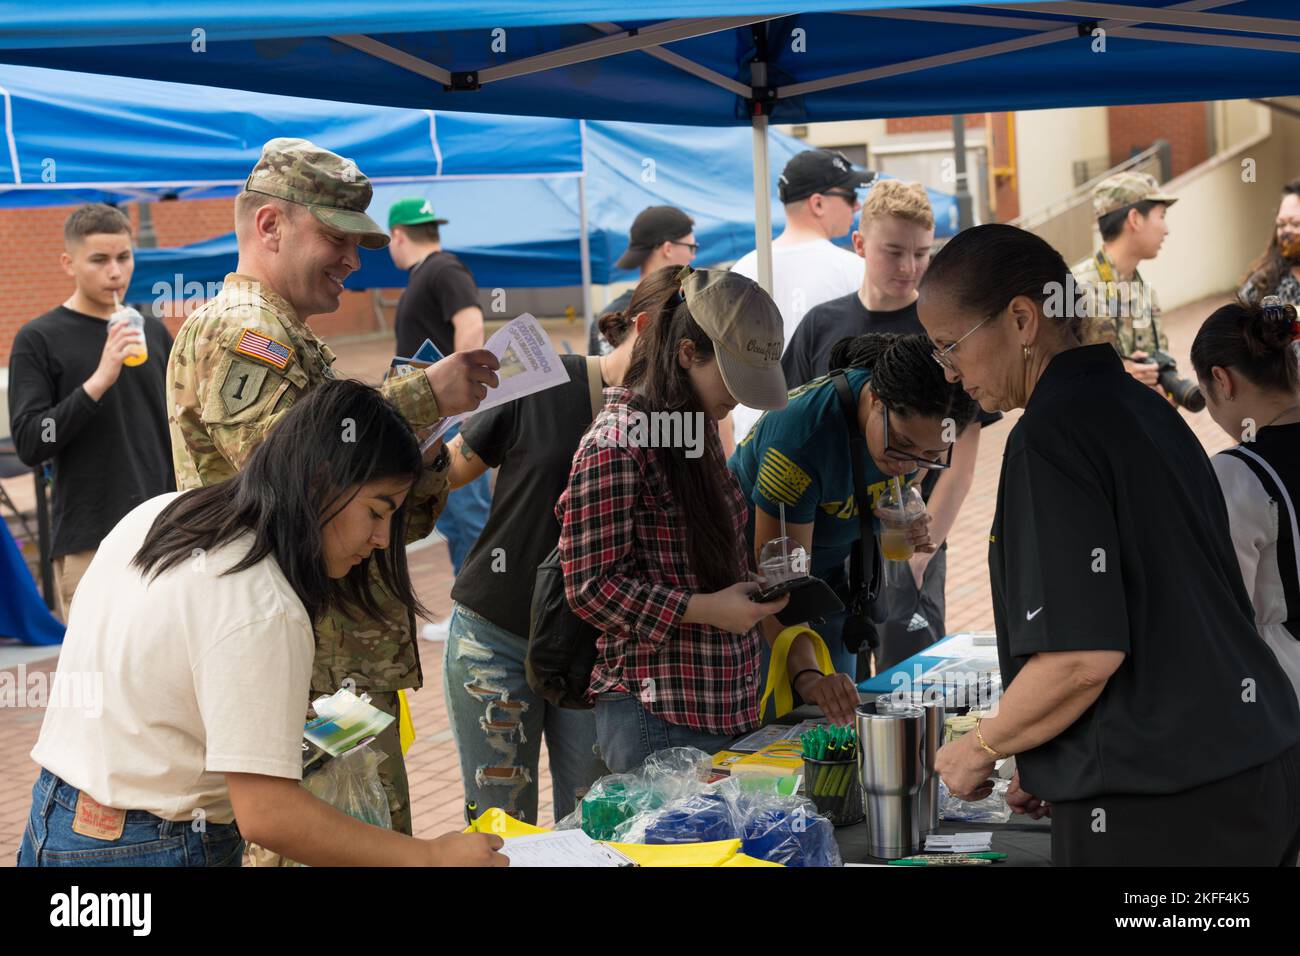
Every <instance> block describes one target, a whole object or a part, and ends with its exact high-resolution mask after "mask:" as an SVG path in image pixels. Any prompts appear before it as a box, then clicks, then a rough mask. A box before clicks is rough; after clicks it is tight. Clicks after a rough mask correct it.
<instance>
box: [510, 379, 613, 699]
mask: <svg viewBox="0 0 1300 956" xmlns="http://www.w3.org/2000/svg"><path fill="white" fill-rule="evenodd" d="M600 382H601V378H600V364H599V359H598V358H597V357H596V356H589V357H588V358H587V383H588V386H589V387H590V389H591V417H592V420H593V421H594V420H595V418H596V414H597V413H598V412H599V411H600V407H601V391H600ZM528 616H529V623H528V653H527V654H526V655H525V657H524V676H525V677H527V679H528V686H529V687H531V688H532V689H533V693H534V694H536V695H537V696H538V697H541V698H542V699H543V700H545V701H546V702H547V703H549V704H554V705H555V706H556V707H569V708H573V709H575V710H590V709H591V704H589V703H587V686H588V685H589V684H590V683H591V669H592V668H593V667H595V666H596V638H597V637H599V636H600V632H599V631H597V630H596V629H595V628H594V627H592V626H591V625H590V624H588V623H587V622H586V621H584V620H582V618H580V617H578V615H576V614H574V613H573V608H571V607H569V601H568V599H567V598H566V597H565V596H564V569H563V568H562V567H561V566H560V549H559V548H552V549H551V553H550V554H548V555H547V556H546V560H544V561H543V562H542V563H541V564H539V565H538V566H537V575H536V577H534V579H533V602H532V607H531V608H530V610H529V615H528Z"/></svg>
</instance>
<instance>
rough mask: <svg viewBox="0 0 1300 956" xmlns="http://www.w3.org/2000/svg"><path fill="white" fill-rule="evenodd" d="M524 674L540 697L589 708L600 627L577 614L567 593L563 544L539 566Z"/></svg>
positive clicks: (578, 707) (562, 704)
mask: <svg viewBox="0 0 1300 956" xmlns="http://www.w3.org/2000/svg"><path fill="white" fill-rule="evenodd" d="M530 616H531V621H530V623H529V627H528V654H527V655H526V656H525V657H524V674H525V676H527V678H528V686H529V687H531V688H532V689H533V693H535V694H536V695H537V696H538V697H541V698H542V699H544V700H545V701H546V702H547V703H550V704H554V705H555V706H556V707H570V708H575V709H584V710H585V709H590V707H591V704H589V703H587V685H588V684H590V683H591V669H592V668H593V667H595V666H596V638H597V637H599V636H600V632H599V631H597V630H596V629H595V628H594V627H592V626H591V625H590V624H588V623H587V622H586V621H584V620H583V619H582V618H580V617H578V615H576V614H574V613H573V608H571V607H569V602H568V599H567V598H565V596H564V569H563V568H562V567H561V566H560V549H559V548H554V549H552V550H551V553H550V554H548V555H547V556H546V560H545V561H543V562H542V563H541V564H539V565H538V566H537V577H536V578H535V579H534V582H533V605H532V610H531V612H530Z"/></svg>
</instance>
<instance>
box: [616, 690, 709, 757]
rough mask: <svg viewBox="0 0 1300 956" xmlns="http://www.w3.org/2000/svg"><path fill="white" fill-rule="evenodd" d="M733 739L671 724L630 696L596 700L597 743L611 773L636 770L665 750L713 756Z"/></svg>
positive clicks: (623, 694) (620, 693) (617, 694)
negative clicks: (692, 750) (693, 750)
mask: <svg viewBox="0 0 1300 956" xmlns="http://www.w3.org/2000/svg"><path fill="white" fill-rule="evenodd" d="M732 736H733V735H732V734H710V733H707V732H705V731H702V730H696V729H694V728H693V727H687V726H685V725H683V724H670V723H669V722H668V721H666V720H664V719H663V718H662V717H656V716H655V715H654V714H652V713H650V711H648V710H646V709H645V708H644V707H643V706H641V701H640V700H638V699H637V698H636V697H635V696H634V695H632V694H625V693H622V692H620V691H613V692H609V693H604V694H601V695H600V696H599V697H597V698H596V741H597V745H598V746H599V748H600V754H601V756H602V757H604V758H605V764H606V766H608V767H609V769H610V770H612V771H613V772H614V773H628V772H629V771H632V770H635V769H636V768H637V767H639V766H641V764H643V763H645V758H646V757H648V756H650V755H651V754H652V753H654V752H655V751H657V750H664V749H666V748H668V747H695V748H696V749H698V750H703V751H704V752H705V753H716V752H717V751H719V750H722V749H723V748H724V747H725V746H726V744H727V741H729V740H731V738H732Z"/></svg>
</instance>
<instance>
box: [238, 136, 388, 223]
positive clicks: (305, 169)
mask: <svg viewBox="0 0 1300 956" xmlns="http://www.w3.org/2000/svg"><path fill="white" fill-rule="evenodd" d="M244 189H245V190H246V191H248V192H254V193H262V194H263V195H266V196H275V197H276V198H277V199H287V200H288V201H289V202H296V203H300V204H301V205H304V206H306V207H307V208H308V209H310V210H311V212H312V215H314V216H315V217H316V218H317V219H318V220H320V221H321V222H322V223H324V224H325V225H327V226H329V227H330V228H331V229H337V230H339V231H340V232H346V233H350V234H351V235H354V236H357V237H358V241H359V242H360V243H361V245H363V246H365V247H366V248H367V249H382V248H384V246H386V245H388V235H387V233H385V232H384V230H383V227H381V226H380V225H379V223H377V222H375V221H374V220H373V219H371V218H370V217H369V216H367V215H366V207H367V206H369V205H370V196H371V193H372V192H373V191H372V190H371V188H370V180H369V179H367V178H366V177H365V176H364V175H363V174H362V172H361V170H359V169H358V168H357V164H356V163H354V162H352V160H350V159H344V158H343V157H342V156H339V155H337V154H335V153H331V152H330V151H329V150H327V149H321V148H320V147H319V146H317V145H316V144H315V143H311V142H308V141H307V140H305V139H295V138H292V137H288V136H278V137H276V138H275V139H272V140H268V141H267V143H266V145H265V146H263V147H262V156H261V158H260V159H259V160H258V161H257V165H256V166H254V167H253V171H252V172H251V173H250V174H249V176H248V181H247V182H245V183H244Z"/></svg>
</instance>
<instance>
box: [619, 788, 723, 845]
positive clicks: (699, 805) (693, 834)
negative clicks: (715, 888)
mask: <svg viewBox="0 0 1300 956" xmlns="http://www.w3.org/2000/svg"><path fill="white" fill-rule="evenodd" d="M739 838H740V822H739V820H738V819H737V815H736V808H735V805H734V803H732V802H731V801H730V800H728V799H727V798H726V797H724V796H723V795H721V794H718V793H708V792H702V793H692V794H688V795H686V796H684V797H679V798H678V799H676V800H673V801H672V802H670V803H668V804H667V805H666V806H663V807H660V808H659V809H658V810H649V811H646V812H644V813H638V814H637V815H636V816H634V817H632V818H630V819H628V820H626V821H624V822H623V823H622V824H620V825H619V827H618V828H617V829H616V830H615V831H614V839H615V841H616V842H618V843H649V844H669V843H673V844H675V843H709V842H712V841H714V840H737V839H739Z"/></svg>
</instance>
